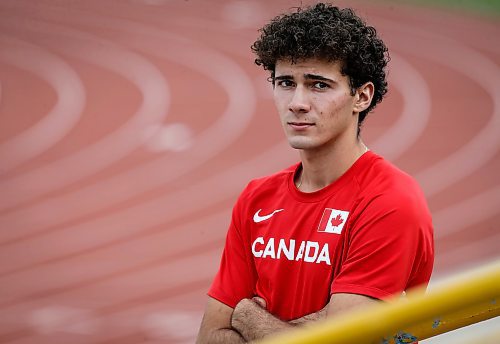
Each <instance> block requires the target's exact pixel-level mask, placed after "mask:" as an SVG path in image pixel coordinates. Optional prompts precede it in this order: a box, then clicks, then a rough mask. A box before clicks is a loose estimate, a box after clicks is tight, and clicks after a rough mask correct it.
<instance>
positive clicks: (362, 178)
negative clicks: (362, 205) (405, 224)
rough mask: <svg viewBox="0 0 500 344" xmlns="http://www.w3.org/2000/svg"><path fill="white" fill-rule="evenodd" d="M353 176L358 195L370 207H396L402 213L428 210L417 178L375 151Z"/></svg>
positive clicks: (407, 213)
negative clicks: (365, 166)
mask: <svg viewBox="0 0 500 344" xmlns="http://www.w3.org/2000/svg"><path fill="white" fill-rule="evenodd" d="M357 179H358V184H359V188H360V190H361V191H360V193H361V196H362V198H363V199H365V201H367V202H370V207H382V208H383V209H385V210H398V212H404V213H406V215H410V214H413V215H418V216H420V215H422V213H428V209H427V202H426V200H425V196H424V194H423V192H422V190H421V188H420V186H419V185H418V183H417V181H416V180H415V179H414V178H413V177H412V176H410V175H409V174H408V173H406V172H404V171H402V170H401V169H399V168H398V167H396V166H395V165H393V164H392V163H390V162H389V161H387V160H385V159H384V158H382V157H380V156H378V155H376V154H373V158H372V160H371V164H370V165H369V167H368V168H367V169H366V170H365V171H364V172H363V173H361V174H360V175H358V178H357Z"/></svg>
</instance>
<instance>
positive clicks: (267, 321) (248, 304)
mask: <svg viewBox="0 0 500 344" xmlns="http://www.w3.org/2000/svg"><path fill="white" fill-rule="evenodd" d="M265 307H266V302H265V300H264V299H262V298H260V297H254V298H253V299H243V300H241V301H240V302H238V304H237V305H236V307H235V308H234V311H233V315H232V317H231V326H232V327H233V328H234V329H235V330H236V331H238V332H239V333H240V334H241V335H242V336H243V338H244V339H245V341H247V342H249V341H252V340H257V339H262V338H264V337H266V336H268V335H271V334H275V333H278V332H281V331H283V330H286V329H289V328H291V327H292V325H290V324H288V323H287V322H285V321H281V320H280V319H278V318H276V317H275V316H273V315H272V314H271V313H269V312H268V311H267V310H266V309H265Z"/></svg>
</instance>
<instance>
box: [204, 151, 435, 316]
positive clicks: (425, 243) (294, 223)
mask: <svg viewBox="0 0 500 344" xmlns="http://www.w3.org/2000/svg"><path fill="white" fill-rule="evenodd" d="M299 167H300V165H299V164H297V165H295V166H292V167H291V168H288V169H286V170H284V171H281V172H279V173H277V174H275V175H272V176H269V177H266V178H262V179H258V180H254V181H252V182H250V183H249V184H248V186H247V187H246V189H245V190H244V191H243V192H242V194H241V195H240V197H239V199H238V201H237V203H236V205H235V207H234V209H233V215H232V221H231V225H230V227H229V230H228V233H227V237H226V245H225V248H224V253H223V255H222V260H221V264H220V269H219V272H218V273H217V275H216V277H215V280H214V281H213V284H212V286H211V288H210V290H209V292H208V295H209V296H211V297H213V298H215V299H217V300H219V301H221V302H223V303H224V304H226V305H228V306H230V307H233V308H234V307H235V306H236V304H237V303H238V302H239V301H240V300H241V299H243V298H250V297H252V296H255V295H258V296H260V297H262V298H264V299H265V300H266V302H267V308H268V310H269V311H270V312H271V313H272V314H274V315H276V316H277V317H279V318H280V319H282V320H285V321H288V320H291V319H296V318H299V317H301V316H304V315H306V314H310V313H313V312H316V311H318V310H320V309H322V308H323V307H324V306H325V305H326V304H327V303H328V302H329V298H330V295H331V294H332V293H354V294H362V295H366V296H370V297H373V298H377V299H384V298H387V297H389V296H391V295H395V294H400V293H402V292H403V291H404V290H406V289H408V288H410V287H413V286H416V285H420V284H423V283H425V284H426V283H428V281H429V279H430V276H431V271H432V265H433V260H434V246H433V228H432V220H431V216H430V213H429V210H428V208H427V205H426V202H425V199H424V196H423V194H422V192H421V190H420V188H419V187H418V185H417V184H416V182H415V181H414V180H413V179H412V178H411V177H410V176H408V175H407V174H405V173H403V172H402V171H400V170H399V169H397V168H396V167H395V166H393V165H392V164H390V163H389V162H387V161H385V160H384V159H383V158H381V157H380V156H378V155H376V154H374V153H372V152H367V153H365V154H364V155H363V156H361V157H360V158H359V159H358V160H357V161H356V162H355V163H354V164H353V166H351V168H350V169H349V170H347V171H346V172H345V173H344V174H343V175H342V176H341V177H340V178H339V179H337V180H336V181H335V182H334V183H332V184H331V185H329V186H327V187H325V188H323V189H321V190H319V191H317V192H313V193H302V192H300V191H299V190H297V188H296V187H295V184H294V181H293V180H294V174H295V173H296V171H297V168H299Z"/></svg>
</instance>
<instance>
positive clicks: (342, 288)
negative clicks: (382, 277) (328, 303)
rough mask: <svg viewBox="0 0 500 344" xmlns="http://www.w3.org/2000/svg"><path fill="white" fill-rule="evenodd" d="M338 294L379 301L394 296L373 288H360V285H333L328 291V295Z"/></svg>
mask: <svg viewBox="0 0 500 344" xmlns="http://www.w3.org/2000/svg"><path fill="white" fill-rule="evenodd" d="M339 293H348V294H360V295H365V296H369V297H372V298H375V299H379V300H382V299H386V298H388V297H391V296H393V295H394V294H392V293H389V292H387V291H385V290H382V289H378V288H374V287H367V286H360V285H355V284H335V285H333V286H332V288H331V289H330V294H339Z"/></svg>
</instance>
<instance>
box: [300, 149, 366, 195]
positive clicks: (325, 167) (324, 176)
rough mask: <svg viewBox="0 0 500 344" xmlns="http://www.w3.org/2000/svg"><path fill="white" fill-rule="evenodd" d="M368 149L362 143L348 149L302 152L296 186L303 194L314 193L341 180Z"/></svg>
mask: <svg viewBox="0 0 500 344" xmlns="http://www.w3.org/2000/svg"><path fill="white" fill-rule="evenodd" d="M367 150H368V148H367V147H366V146H365V144H364V143H363V142H362V141H361V139H356V142H355V143H353V144H350V145H348V146H346V147H335V148H333V149H331V148H330V149H328V150H323V151H307V150H302V151H301V152H300V158H301V161H302V170H301V171H300V174H299V175H298V176H297V179H296V181H295V184H296V185H297V187H298V188H299V189H300V190H301V191H302V192H314V191H318V190H321V189H323V188H324V187H326V186H328V185H330V184H331V183H333V182H334V181H335V180H337V179H338V178H340V176H342V175H343V174H344V173H345V172H346V171H347V170H348V169H349V168H350V167H351V166H352V165H353V164H354V162H356V160H358V158H359V157H360V156H361V155H363V154H364V153H365V152H366V151H367Z"/></svg>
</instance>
